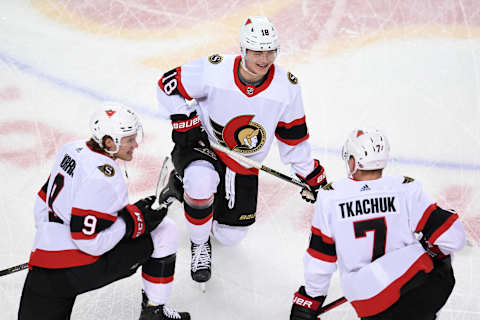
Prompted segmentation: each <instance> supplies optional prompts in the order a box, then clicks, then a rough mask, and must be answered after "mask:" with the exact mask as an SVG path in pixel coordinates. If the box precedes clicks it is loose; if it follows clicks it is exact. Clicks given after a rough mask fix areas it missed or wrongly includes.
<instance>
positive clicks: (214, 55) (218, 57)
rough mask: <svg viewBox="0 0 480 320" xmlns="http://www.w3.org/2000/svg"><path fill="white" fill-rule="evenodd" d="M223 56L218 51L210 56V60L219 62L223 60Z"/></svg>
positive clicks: (213, 62) (214, 62) (212, 62)
mask: <svg viewBox="0 0 480 320" xmlns="http://www.w3.org/2000/svg"><path fill="white" fill-rule="evenodd" d="M222 60H223V57H222V56H221V55H219V54H218V53H215V54H212V55H211V56H210V57H208V62H210V63H211V64H219V63H220V62H222Z"/></svg>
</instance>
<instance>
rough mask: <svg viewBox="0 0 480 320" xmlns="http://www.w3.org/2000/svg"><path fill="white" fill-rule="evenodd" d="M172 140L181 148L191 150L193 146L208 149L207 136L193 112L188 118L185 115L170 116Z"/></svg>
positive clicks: (195, 112)
mask: <svg viewBox="0 0 480 320" xmlns="http://www.w3.org/2000/svg"><path fill="white" fill-rule="evenodd" d="M170 119H171V120H172V128H173V130H172V140H173V142H175V144H176V145H178V146H180V147H181V148H193V147H195V146H201V147H210V142H209V141H208V135H207V133H206V132H205V130H204V129H203V128H202V122H201V121H200V118H199V117H198V115H197V111H193V112H192V113H190V114H189V115H188V116H187V115H185V114H172V115H171V116H170Z"/></svg>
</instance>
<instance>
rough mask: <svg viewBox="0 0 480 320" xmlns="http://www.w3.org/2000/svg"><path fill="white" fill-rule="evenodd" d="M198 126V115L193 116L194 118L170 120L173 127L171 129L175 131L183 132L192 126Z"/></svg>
mask: <svg viewBox="0 0 480 320" xmlns="http://www.w3.org/2000/svg"><path fill="white" fill-rule="evenodd" d="M198 126H200V119H199V118H198V116H195V118H193V119H188V120H184V121H176V122H172V127H173V130H175V131H182V132H185V131H188V130H190V129H191V128H193V127H198Z"/></svg>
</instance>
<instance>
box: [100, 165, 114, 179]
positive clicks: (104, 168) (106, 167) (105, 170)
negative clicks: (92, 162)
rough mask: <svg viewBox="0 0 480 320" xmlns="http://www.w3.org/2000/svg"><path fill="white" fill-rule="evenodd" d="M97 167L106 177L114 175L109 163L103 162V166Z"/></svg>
mask: <svg viewBox="0 0 480 320" xmlns="http://www.w3.org/2000/svg"><path fill="white" fill-rule="evenodd" d="M97 168H98V170H100V171H101V172H102V173H103V174H104V175H106V176H107V177H113V176H114V175H115V169H114V168H113V167H112V166H111V165H109V164H104V165H103V166H98V167H97Z"/></svg>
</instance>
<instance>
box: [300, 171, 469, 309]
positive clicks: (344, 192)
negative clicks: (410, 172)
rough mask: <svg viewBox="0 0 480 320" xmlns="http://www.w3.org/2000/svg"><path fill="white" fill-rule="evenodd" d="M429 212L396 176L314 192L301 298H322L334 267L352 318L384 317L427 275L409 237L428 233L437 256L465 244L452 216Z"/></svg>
mask: <svg viewBox="0 0 480 320" xmlns="http://www.w3.org/2000/svg"><path fill="white" fill-rule="evenodd" d="M435 209H436V204H435V203H434V202H433V201H432V200H431V199H430V198H429V197H428V196H427V195H426V194H425V193H424V192H423V191H422V187H421V185H420V183H418V182H417V181H414V180H413V179H410V178H407V177H403V176H385V177H382V178H380V179H377V180H368V181H355V180H352V179H349V178H345V179H342V180H339V181H336V182H334V183H332V184H331V185H328V186H327V187H325V188H324V190H320V192H319V194H318V200H317V203H316V207H315V214H314V217H313V222H312V233H311V240H310V245H309V248H308V249H307V252H306V254H305V257H304V273H305V283H306V284H305V288H306V292H307V293H308V294H309V295H310V296H313V297H316V296H321V295H327V290H328V287H329V282H330V278H331V276H332V274H333V272H334V271H335V270H336V267H337V265H338V267H339V271H340V278H341V283H342V289H343V292H344V295H345V297H346V298H347V299H348V300H349V301H350V303H351V304H352V306H353V307H354V308H355V310H356V312H357V314H358V316H359V317H366V316H371V315H374V314H378V313H379V312H381V311H383V310H385V309H387V308H388V307H389V306H391V305H392V304H393V303H394V302H395V301H397V300H398V298H399V297H400V288H401V287H402V286H403V285H404V284H405V283H407V282H408V281H409V280H410V279H411V278H412V277H413V276H414V275H415V274H416V273H417V272H418V271H421V270H423V271H425V272H426V273H428V272H430V271H431V270H432V268H433V263H432V260H431V258H430V256H428V254H427V253H426V251H425V250H424V249H423V247H422V245H421V244H420V243H419V241H418V240H417V238H416V237H415V233H416V232H422V231H423V232H426V229H427V228H428V234H429V241H430V242H431V243H432V244H433V245H436V246H438V247H439V248H440V250H441V251H442V252H443V253H444V254H451V253H452V252H454V251H457V250H459V249H461V248H462V247H463V245H464V243H465V232H464V229H463V225H462V224H461V222H460V219H458V215H457V214H456V213H452V214H451V215H450V214H448V215H444V216H441V217H439V216H435V217H434V215H433V214H432V215H431V213H432V212H433V211H434V210H435ZM426 226H428V227H426Z"/></svg>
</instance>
